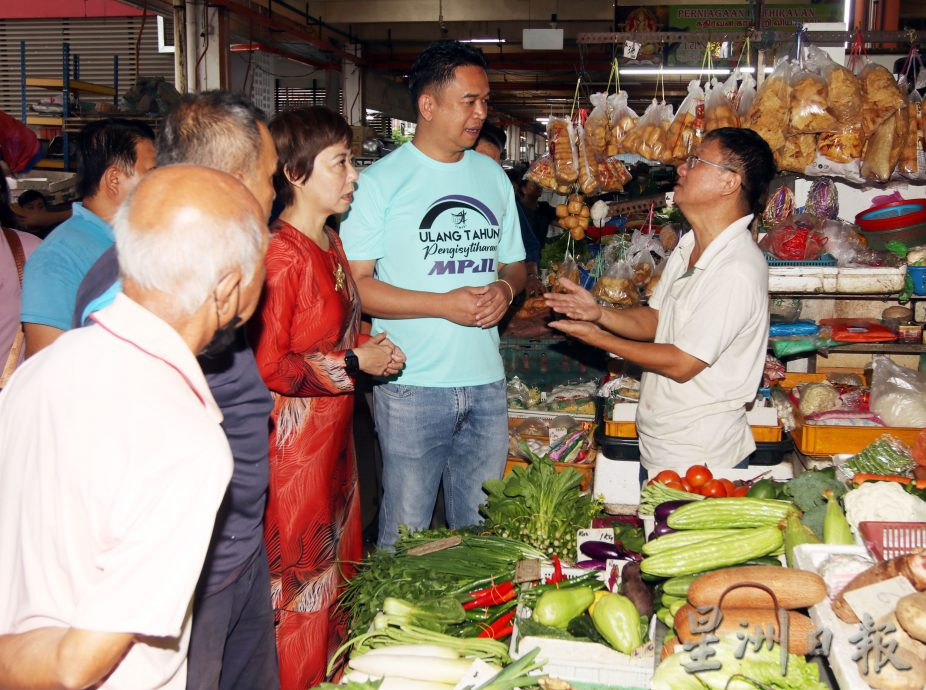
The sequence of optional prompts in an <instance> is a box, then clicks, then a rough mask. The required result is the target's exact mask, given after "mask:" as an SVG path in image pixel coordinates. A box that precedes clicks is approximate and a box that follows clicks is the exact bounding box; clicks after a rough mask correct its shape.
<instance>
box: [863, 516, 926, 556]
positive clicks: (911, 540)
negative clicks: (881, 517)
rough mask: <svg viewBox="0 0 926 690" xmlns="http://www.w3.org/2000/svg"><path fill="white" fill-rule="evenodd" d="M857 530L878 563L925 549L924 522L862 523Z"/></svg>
mask: <svg viewBox="0 0 926 690" xmlns="http://www.w3.org/2000/svg"><path fill="white" fill-rule="evenodd" d="M858 528H859V532H861V535H862V540H863V541H864V542H865V546H866V547H867V548H868V550H869V551H870V552H871V555H872V556H874V557H875V558H877V559H878V560H879V561H887V560H890V559H892V558H897V557H898V556H905V555H907V554H908V553H913V552H915V551H919V550H921V549H924V548H926V522H874V521H862V522H860V523H858Z"/></svg>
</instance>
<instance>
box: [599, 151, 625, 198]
mask: <svg viewBox="0 0 926 690" xmlns="http://www.w3.org/2000/svg"><path fill="white" fill-rule="evenodd" d="M594 171H595V176H596V177H597V178H598V189H599V191H600V192H601V193H602V194H605V193H607V192H621V191H623V189H624V185H626V184H627V183H628V182H630V180H631V175H630V171H628V170H627V168H626V167H624V164H623V163H621V161H620V160H619V159H618V158H617V156H607V155H604V154H600V153H598V154H595V156H594Z"/></svg>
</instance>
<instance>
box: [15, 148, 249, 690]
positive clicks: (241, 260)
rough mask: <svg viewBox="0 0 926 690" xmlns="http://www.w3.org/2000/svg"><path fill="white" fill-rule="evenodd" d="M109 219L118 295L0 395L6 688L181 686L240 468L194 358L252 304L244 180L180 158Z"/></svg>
mask: <svg viewBox="0 0 926 690" xmlns="http://www.w3.org/2000/svg"><path fill="white" fill-rule="evenodd" d="M191 228H195V229H196V232H191ZM114 229H115V235H116V244H117V246H118V248H119V266H120V272H121V276H122V280H123V294H121V295H119V296H118V297H117V298H116V300H115V301H114V302H113V303H112V304H111V305H110V306H109V307H107V308H105V309H103V310H101V311H100V312H98V313H97V314H95V316H94V320H95V324H94V325H93V326H90V327H88V328H82V329H77V330H74V331H70V332H68V333H66V334H64V335H63V336H62V337H60V338H59V339H58V340H57V341H56V342H55V343H54V344H53V345H52V346H51V347H49V348H47V349H46V350H43V351H42V352H40V353H39V354H38V355H36V356H35V357H33V358H31V359H29V360H28V361H27V362H26V363H25V364H24V365H23V366H22V367H20V369H19V370H18V371H17V372H16V374H15V375H14V376H13V378H12V379H11V381H10V383H9V385H8V386H7V387H6V388H5V389H4V390H3V392H2V394H0V687H3V688H33V689H35V688H58V687H66V688H84V687H102V688H132V689H141V688H183V687H184V686H185V682H186V652H187V643H188V640H189V631H190V620H191V600H192V596H193V590H194V587H195V586H196V582H197V579H198V578H199V575H200V571H201V569H202V565H203V559H204V556H205V554H206V549H207V547H208V545H209V539H210V536H211V534H212V529H213V523H214V521H215V516H216V510H217V509H218V507H219V504H220V502H221V500H222V497H223V496H224V494H225V490H226V487H227V485H228V480H229V477H230V476H231V471H232V457H231V453H230V451H229V446H228V441H227V440H226V438H225V434H224V433H223V432H222V429H221V427H220V422H221V421H222V415H221V412H220V411H219V408H218V407H217V405H216V403H215V400H214V399H213V396H212V394H211V393H210V391H209V386H208V385H207V384H206V380H205V378H204V376H203V373H202V370H201V369H200V367H199V364H198V363H197V361H196V355H197V354H198V353H200V352H202V351H203V350H204V349H206V348H207V347H208V345H209V344H210V342H212V341H213V340H214V339H215V337H216V335H217V334H221V333H223V332H225V331H227V330H228V329H229V328H234V327H235V326H236V325H240V324H241V323H243V322H244V321H246V320H247V319H248V318H249V317H250V316H251V314H252V313H253V312H254V309H255V307H256V306H257V301H258V298H259V296H260V289H261V284H262V281H263V255H264V252H265V250H266V244H267V230H266V225H265V224H264V212H263V211H262V209H261V206H260V205H259V204H258V202H257V201H256V200H255V198H254V197H253V196H252V195H251V193H250V192H248V190H247V189H246V188H245V187H244V186H243V185H242V184H241V183H240V182H239V181H237V180H236V179H235V178H233V177H232V176H230V175H227V174H225V173H221V172H218V171H216V170H210V169H207V168H202V167H197V166H184V165H175V166H168V167H165V168H161V169H159V170H157V171H155V172H153V173H151V174H149V175H148V176H146V177H145V179H144V180H142V181H141V182H140V184H139V185H138V188H137V189H136V190H135V192H134V193H133V194H132V196H131V197H130V198H129V199H128V200H127V202H126V203H125V204H124V205H123V206H122V207H121V208H120V210H119V212H118V213H117V215H116V217H115V219H114Z"/></svg>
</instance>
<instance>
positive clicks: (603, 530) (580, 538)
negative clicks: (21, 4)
mask: <svg viewBox="0 0 926 690" xmlns="http://www.w3.org/2000/svg"><path fill="white" fill-rule="evenodd" d="M587 541H604V542H607V543H608V544H613V543H614V530H613V529H611V528H610V527H589V528H588V529H580V530H577V531H576V560H577V561H587V560H588V556H586V555H585V554H584V553H582V544H584V543H585V542H587Z"/></svg>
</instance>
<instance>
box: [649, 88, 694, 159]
mask: <svg viewBox="0 0 926 690" xmlns="http://www.w3.org/2000/svg"><path fill="white" fill-rule="evenodd" d="M703 137H704V89H703V88H701V82H700V81H699V80H698V79H692V80H691V81H690V82H688V95H687V96H686V97H685V100H684V101H682V104H681V105H680V106H679V108H678V111H677V112H676V113H675V118H674V119H673V120H672V124H671V125H669V131H668V132H667V133H666V152H665V153H664V155H663V157H662V158H660V159H659V160H661V161H662V162H664V163H672V164H674V165H680V164H681V163H682V162H684V160H685V159H686V158H688V156H690V155H691V154H692V153H693V152H694V150H695V149H696V148H698V144H700V143H701V139H702V138H703Z"/></svg>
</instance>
